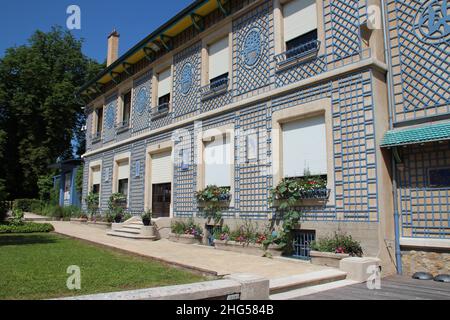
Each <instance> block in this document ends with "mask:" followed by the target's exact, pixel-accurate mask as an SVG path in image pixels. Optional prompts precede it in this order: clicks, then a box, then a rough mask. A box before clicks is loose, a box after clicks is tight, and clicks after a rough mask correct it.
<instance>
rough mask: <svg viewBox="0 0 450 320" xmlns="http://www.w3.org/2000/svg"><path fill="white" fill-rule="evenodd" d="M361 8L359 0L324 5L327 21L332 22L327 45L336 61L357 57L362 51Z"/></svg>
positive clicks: (336, 1)
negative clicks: (352, 56)
mask: <svg viewBox="0 0 450 320" xmlns="http://www.w3.org/2000/svg"><path fill="white" fill-rule="evenodd" d="M359 7H360V1H359V0H329V1H327V2H326V3H324V11H325V13H326V16H325V21H327V20H329V21H330V22H331V23H330V28H331V30H330V31H331V32H327V35H326V43H329V48H328V50H329V52H331V53H332V54H333V58H334V59H340V58H343V57H348V56H351V55H355V54H358V53H359V52H360V50H361V36H360V27H359V26H360V21H361V20H360V11H359ZM328 40H330V41H328Z"/></svg>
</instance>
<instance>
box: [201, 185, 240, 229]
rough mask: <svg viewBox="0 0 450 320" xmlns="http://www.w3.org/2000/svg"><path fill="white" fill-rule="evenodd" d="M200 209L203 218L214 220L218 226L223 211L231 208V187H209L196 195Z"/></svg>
mask: <svg viewBox="0 0 450 320" xmlns="http://www.w3.org/2000/svg"><path fill="white" fill-rule="evenodd" d="M195 197H196V199H197V203H198V207H199V208H200V210H201V211H202V213H203V216H204V217H205V218H206V219H208V220H211V219H213V220H214V223H215V224H217V223H218V222H219V221H220V220H221V219H222V211H223V210H224V209H226V208H228V207H229V206H230V201H231V193H230V188H229V187H217V186H207V187H206V188H205V189H204V190H202V191H199V192H197V193H196V194H195Z"/></svg>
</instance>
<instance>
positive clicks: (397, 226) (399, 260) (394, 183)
mask: <svg viewBox="0 0 450 320" xmlns="http://www.w3.org/2000/svg"><path fill="white" fill-rule="evenodd" d="M380 1H381V16H382V21H383V38H384V48H385V52H386V64H387V65H388V72H387V75H386V81H387V82H386V84H387V90H388V106H389V128H390V130H392V129H393V128H394V124H393V119H392V115H393V114H392V113H393V110H394V102H393V94H394V89H393V87H392V78H391V76H392V56H391V46H390V42H389V32H388V28H389V23H388V21H387V12H386V3H385V2H386V1H385V0H380ZM394 153H397V149H396V148H393V150H392V156H391V166H392V168H391V169H392V196H393V202H394V228H395V230H394V231H395V262H396V266H397V273H398V274H402V273H403V267H402V255H401V249H400V215H399V211H398V193H397V166H396V157H395V154H394Z"/></svg>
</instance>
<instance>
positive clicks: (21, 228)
mask: <svg viewBox="0 0 450 320" xmlns="http://www.w3.org/2000/svg"><path fill="white" fill-rule="evenodd" d="M54 230H55V229H54V228H53V226H52V225H51V224H49V223H34V222H25V223H23V224H21V225H14V224H2V225H0V234H6V233H44V232H52V231H54Z"/></svg>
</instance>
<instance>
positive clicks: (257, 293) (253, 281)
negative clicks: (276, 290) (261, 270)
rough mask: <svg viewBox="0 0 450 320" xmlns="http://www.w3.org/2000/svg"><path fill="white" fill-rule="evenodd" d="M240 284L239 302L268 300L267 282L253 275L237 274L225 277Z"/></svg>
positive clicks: (268, 289)
mask: <svg viewBox="0 0 450 320" xmlns="http://www.w3.org/2000/svg"><path fill="white" fill-rule="evenodd" d="M225 278H226V279H229V280H233V281H236V282H239V283H240V284H241V300H268V299H269V294H270V288H269V280H268V279H266V278H263V277H260V276H257V275H254V274H249V273H237V274H232V275H229V276H226V277H225Z"/></svg>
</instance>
